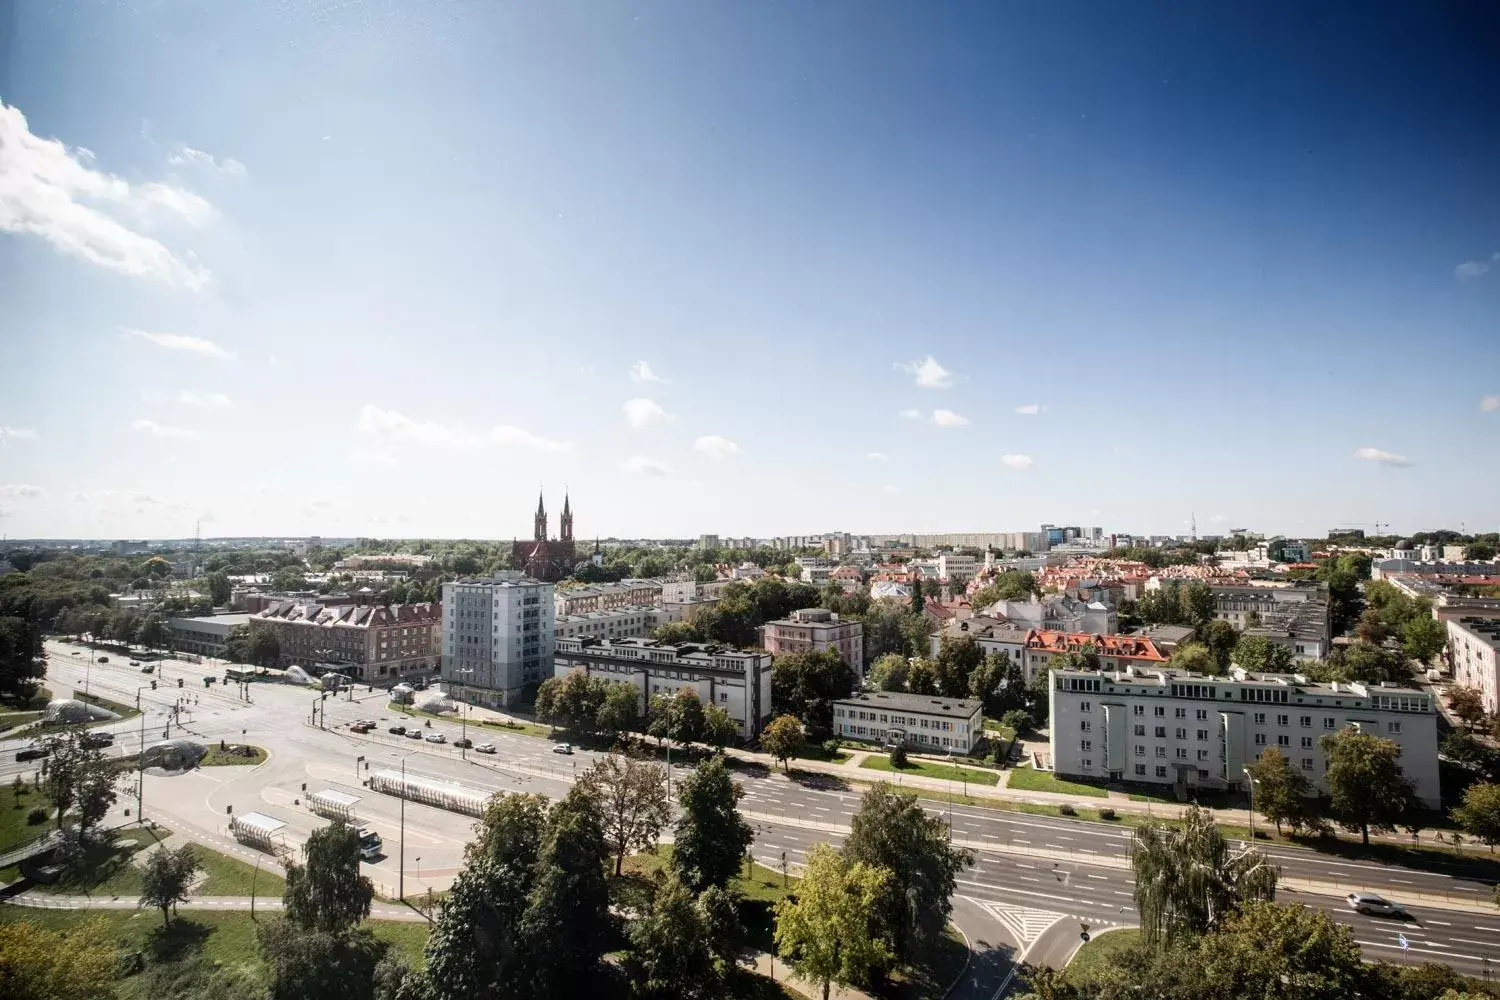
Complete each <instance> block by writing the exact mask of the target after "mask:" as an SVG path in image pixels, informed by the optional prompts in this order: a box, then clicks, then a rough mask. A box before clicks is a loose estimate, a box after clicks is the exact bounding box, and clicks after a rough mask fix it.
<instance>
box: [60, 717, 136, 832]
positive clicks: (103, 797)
mask: <svg viewBox="0 0 1500 1000" xmlns="http://www.w3.org/2000/svg"><path fill="white" fill-rule="evenodd" d="M46 746H47V749H48V751H49V756H48V758H47V766H46V768H45V771H44V774H43V777H42V787H43V788H44V789H45V790H46V792H47V797H48V798H50V799H51V800H52V803H53V805H55V806H56V807H57V825H58V826H59V827H61V826H63V820H64V819H65V818H66V815H67V813H68V811H69V810H75V807H76V810H75V811H76V814H77V827H78V832H79V834H80V835H82V836H88V835H89V833H90V832H91V831H92V830H93V828H94V827H95V826H97V825H98V823H99V822H100V821H101V820H103V819H104V817H105V816H106V815H107V814H108V813H109V809H110V806H112V805H114V804H115V800H116V799H117V798H118V793H117V791H116V789H115V773H116V772H115V769H114V765H113V764H112V763H110V761H109V760H108V759H107V758H106V757H105V756H104V752H103V751H102V750H100V749H98V748H96V747H91V746H89V745H88V743H87V742H85V740H84V734H83V733H82V732H80V731H78V730H73V731H71V732H67V733H64V734H62V735H60V736H54V737H51V738H50V739H48V740H47V741H46Z"/></svg>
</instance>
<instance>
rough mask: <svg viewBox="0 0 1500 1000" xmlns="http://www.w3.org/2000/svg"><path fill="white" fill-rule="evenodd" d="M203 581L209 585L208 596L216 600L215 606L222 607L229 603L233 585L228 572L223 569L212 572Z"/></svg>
mask: <svg viewBox="0 0 1500 1000" xmlns="http://www.w3.org/2000/svg"><path fill="white" fill-rule="evenodd" d="M203 582H204V584H205V585H206V586H207V587H208V597H209V600H211V601H213V602H214V607H216V608H222V607H224V606H225V605H226V604H228V603H229V597H230V594H231V593H232V591H233V587H232V586H231V585H230V583H229V574H228V573H225V572H224V571H223V570H219V571H217V572H214V573H210V574H208V576H206V577H205V578H204V581H203Z"/></svg>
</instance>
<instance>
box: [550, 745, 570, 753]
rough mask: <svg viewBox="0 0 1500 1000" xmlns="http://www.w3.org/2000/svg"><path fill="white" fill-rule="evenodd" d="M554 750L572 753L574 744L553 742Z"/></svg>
mask: <svg viewBox="0 0 1500 1000" xmlns="http://www.w3.org/2000/svg"><path fill="white" fill-rule="evenodd" d="M552 752H553V753H572V752H573V744H571V743H554V744H552Z"/></svg>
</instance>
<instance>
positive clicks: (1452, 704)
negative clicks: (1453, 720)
mask: <svg viewBox="0 0 1500 1000" xmlns="http://www.w3.org/2000/svg"><path fill="white" fill-rule="evenodd" d="M1448 707H1449V708H1451V709H1453V714H1454V715H1456V716H1458V718H1459V721H1461V722H1462V723H1463V724H1464V725H1465V726H1467V727H1468V729H1469V731H1470V732H1473V731H1474V727H1475V726H1477V725H1479V724H1480V723H1481V722H1483V721H1484V716H1485V711H1484V695H1483V694H1482V693H1481V692H1480V690H1479V689H1478V688H1472V687H1451V688H1449V689H1448Z"/></svg>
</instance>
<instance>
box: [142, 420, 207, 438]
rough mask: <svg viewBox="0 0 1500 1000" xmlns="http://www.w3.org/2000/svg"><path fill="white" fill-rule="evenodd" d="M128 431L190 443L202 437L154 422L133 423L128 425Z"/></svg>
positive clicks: (186, 430)
mask: <svg viewBox="0 0 1500 1000" xmlns="http://www.w3.org/2000/svg"><path fill="white" fill-rule="evenodd" d="M130 429H131V430H133V431H140V432H141V433H143V434H154V435H156V436H157V437H166V438H183V439H185V440H190V441H196V440H197V439H199V438H201V437H203V435H202V434H201V433H199V432H198V431H194V430H189V429H187V428H186V427H166V426H163V425H162V424H159V423H157V422H156V421H155V420H136V421H133V422H132V423H131V425H130Z"/></svg>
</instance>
